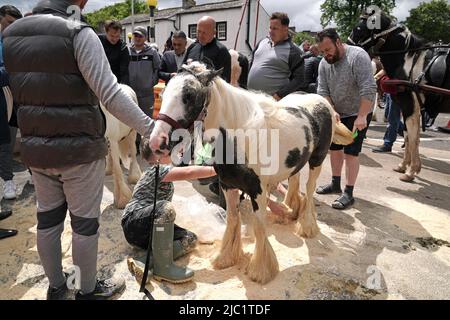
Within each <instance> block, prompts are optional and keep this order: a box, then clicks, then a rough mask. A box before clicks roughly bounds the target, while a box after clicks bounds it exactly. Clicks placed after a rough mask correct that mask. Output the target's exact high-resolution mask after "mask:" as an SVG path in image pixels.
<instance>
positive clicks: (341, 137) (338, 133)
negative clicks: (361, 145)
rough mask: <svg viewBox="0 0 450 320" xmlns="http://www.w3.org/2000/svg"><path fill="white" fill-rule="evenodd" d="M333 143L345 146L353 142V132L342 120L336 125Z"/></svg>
mask: <svg viewBox="0 0 450 320" xmlns="http://www.w3.org/2000/svg"><path fill="white" fill-rule="evenodd" d="M333 143H335V144H340V145H344V146H346V145H349V144H351V143H353V134H352V132H351V131H350V130H349V129H348V128H347V127H346V126H345V125H344V124H343V123H342V122H340V121H339V122H337V123H336V124H335V127H334V135H333Z"/></svg>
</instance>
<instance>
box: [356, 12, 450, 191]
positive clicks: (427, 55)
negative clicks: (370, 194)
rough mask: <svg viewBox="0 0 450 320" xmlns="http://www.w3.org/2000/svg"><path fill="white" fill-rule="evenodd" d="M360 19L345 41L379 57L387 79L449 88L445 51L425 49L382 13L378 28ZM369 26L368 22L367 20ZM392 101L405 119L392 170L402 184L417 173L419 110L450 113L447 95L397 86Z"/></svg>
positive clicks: (424, 44)
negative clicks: (404, 132) (402, 150)
mask: <svg viewBox="0 0 450 320" xmlns="http://www.w3.org/2000/svg"><path fill="white" fill-rule="evenodd" d="M373 18H374V17H369V16H362V17H361V19H360V22H359V24H358V25H357V26H356V27H355V28H354V29H353V31H352V34H351V35H350V37H349V39H348V42H349V43H350V44H353V45H358V46H361V47H363V48H364V49H365V50H366V51H368V52H369V53H371V54H374V55H379V56H380V59H381V62H382V63H383V66H384V69H385V71H386V73H387V75H388V77H389V78H390V79H398V80H407V81H409V82H411V83H414V84H425V85H430V86H435V87H440V88H445V89H450V54H449V50H448V49H439V48H437V49H434V50H433V51H431V50H426V49H423V48H427V47H430V44H429V43H427V42H426V41H425V40H423V39H421V38H420V37H418V36H416V35H414V34H413V33H411V32H410V31H409V30H408V28H407V27H406V26H404V25H401V24H397V23H396V21H395V20H393V19H391V18H390V17H388V16H387V15H385V14H384V13H381V14H380V15H378V16H376V17H375V18H376V19H379V20H380V21H376V22H377V23H379V24H380V26H381V28H379V29H375V28H369V27H368V19H373ZM369 23H370V20H369ZM397 91H398V92H397V94H395V95H393V99H394V100H395V101H396V102H397V104H398V105H399V106H400V108H401V111H402V114H403V118H404V120H405V124H406V129H407V135H406V137H405V154H404V156H403V160H402V162H401V163H400V164H399V165H398V167H397V168H395V169H394V170H395V171H397V172H400V173H403V175H402V176H401V177H400V180H402V181H408V182H409V181H412V180H414V177H415V175H416V174H418V173H419V172H420V169H421V161H420V156H419V134H420V127H421V121H420V119H421V110H422V111H423V110H426V111H427V112H428V113H429V114H434V115H437V114H438V113H439V112H450V96H448V95H447V96H445V95H437V94H435V93H426V92H423V91H419V90H413V87H409V86H408V87H401V86H400V87H398V90H397Z"/></svg>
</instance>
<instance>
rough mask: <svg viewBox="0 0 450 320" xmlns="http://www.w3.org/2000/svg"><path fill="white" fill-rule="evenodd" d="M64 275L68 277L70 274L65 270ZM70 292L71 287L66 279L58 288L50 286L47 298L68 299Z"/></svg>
mask: <svg viewBox="0 0 450 320" xmlns="http://www.w3.org/2000/svg"><path fill="white" fill-rule="evenodd" d="M64 275H65V276H66V279H67V277H68V276H69V274H68V273H65V272H64ZM68 293H69V288H67V282H66V281H64V283H63V284H62V285H61V286H59V287H57V288H52V287H48V289H47V300H66V299H67V295H68Z"/></svg>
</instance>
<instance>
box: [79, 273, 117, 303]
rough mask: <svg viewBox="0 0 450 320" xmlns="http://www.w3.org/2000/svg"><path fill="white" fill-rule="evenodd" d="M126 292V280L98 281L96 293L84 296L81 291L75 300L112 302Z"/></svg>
mask: <svg viewBox="0 0 450 320" xmlns="http://www.w3.org/2000/svg"><path fill="white" fill-rule="evenodd" d="M124 290H125V280H124V279H123V278H121V277H120V278H112V279H106V280H97V283H96V285H95V289H94V291H92V292H91V293H86V294H82V293H81V291H79V292H77V294H76V296H75V300H111V299H113V298H114V297H115V296H116V295H118V294H121V293H122V292H123V291H124Z"/></svg>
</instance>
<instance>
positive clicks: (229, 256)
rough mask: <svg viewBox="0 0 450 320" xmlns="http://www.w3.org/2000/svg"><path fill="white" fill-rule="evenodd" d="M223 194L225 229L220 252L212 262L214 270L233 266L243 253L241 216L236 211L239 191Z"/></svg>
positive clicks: (229, 191)
mask: <svg viewBox="0 0 450 320" xmlns="http://www.w3.org/2000/svg"><path fill="white" fill-rule="evenodd" d="M224 194H225V200H226V202H227V227H226V229H225V234H224V235H223V239H222V245H221V248H220V252H219V254H218V255H217V257H216V258H215V259H214V261H213V266H214V267H215V268H216V269H225V268H228V267H231V266H233V265H235V264H236V263H237V262H238V261H239V259H240V258H241V257H242V255H243V253H244V252H243V251H242V240H241V215H240V212H239V209H238V206H239V190H237V189H234V190H227V191H225V192H224Z"/></svg>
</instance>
